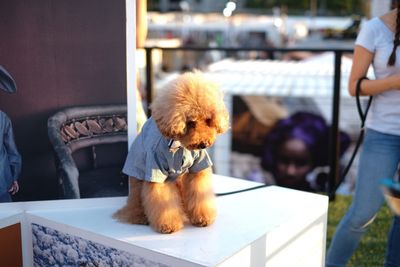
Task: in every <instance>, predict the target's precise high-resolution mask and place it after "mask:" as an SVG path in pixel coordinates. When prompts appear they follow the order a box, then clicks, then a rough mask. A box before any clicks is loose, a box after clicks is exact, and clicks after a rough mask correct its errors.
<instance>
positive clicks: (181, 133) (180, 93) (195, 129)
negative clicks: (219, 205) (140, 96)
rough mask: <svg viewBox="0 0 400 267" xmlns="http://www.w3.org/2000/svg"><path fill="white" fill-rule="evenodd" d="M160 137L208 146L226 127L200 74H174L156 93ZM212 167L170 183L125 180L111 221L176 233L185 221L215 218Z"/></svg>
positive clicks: (217, 97) (216, 97)
mask: <svg viewBox="0 0 400 267" xmlns="http://www.w3.org/2000/svg"><path fill="white" fill-rule="evenodd" d="M151 108H152V116H153V118H154V121H155V122H156V124H157V127H158V129H159V130H160V132H161V134H162V135H163V136H165V137H166V138H169V139H173V140H177V141H180V143H181V145H182V146H183V147H185V148H187V149H189V150H196V149H205V148H207V147H209V146H211V145H212V144H213V143H214V142H215V139H216V136H217V135H218V134H221V133H223V132H225V131H226V130H227V129H228V127H229V116H228V111H227V109H226V107H225V104H224V102H223V97H222V94H221V92H220V91H219V89H218V86H217V85H216V84H214V83H212V82H210V81H208V80H206V79H205V78H204V77H203V75H202V74H201V73H200V72H188V73H185V74H182V75H181V76H179V77H178V78H177V79H176V80H175V81H173V82H172V83H171V84H170V85H169V86H167V87H166V88H165V89H164V90H162V91H160V92H159V93H158V95H157V97H156V99H155V100H154V102H153V104H152V105H151ZM211 176H212V170H211V167H209V168H207V169H204V170H202V171H200V172H198V173H185V174H183V175H181V176H179V177H178V178H177V179H176V181H175V182H164V183H152V182H147V181H142V180H141V179H137V178H136V177H130V190H129V196H128V200H127V203H126V205H125V206H124V207H123V208H122V209H120V210H118V211H117V212H116V213H115V214H114V215H113V217H114V218H116V219H118V220H120V221H122V222H126V223H133V224H150V225H151V226H152V227H153V228H154V229H155V230H156V231H158V232H160V233H172V232H175V231H178V230H180V229H181V228H182V227H183V225H184V222H185V221H186V220H187V219H189V220H190V222H191V223H192V224H193V225H195V226H207V225H209V224H211V223H213V221H214V220H215V217H216V209H215V199H214V198H215V197H214V193H213V190H212V186H211V178H212V177H211Z"/></svg>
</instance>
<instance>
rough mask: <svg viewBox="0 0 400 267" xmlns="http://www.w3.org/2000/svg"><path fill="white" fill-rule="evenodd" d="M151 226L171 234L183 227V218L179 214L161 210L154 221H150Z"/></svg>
mask: <svg viewBox="0 0 400 267" xmlns="http://www.w3.org/2000/svg"><path fill="white" fill-rule="evenodd" d="M150 224H151V225H152V226H153V228H154V229H155V230H156V231H157V232H160V233H162V234H171V233H174V232H177V231H179V230H180V229H182V228H183V219H182V216H181V214H179V213H178V212H177V213H176V214H168V212H163V213H162V214H161V215H160V217H159V218H157V220H156V222H154V223H150Z"/></svg>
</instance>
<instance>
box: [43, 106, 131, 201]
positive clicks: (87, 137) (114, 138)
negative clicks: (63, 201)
mask: <svg viewBox="0 0 400 267" xmlns="http://www.w3.org/2000/svg"><path fill="white" fill-rule="evenodd" d="M47 126H48V135H49V139H50V142H51V144H52V146H53V150H54V152H55V162H56V168H57V178H58V182H59V186H60V198H89V197H109V196H122V195H127V193H128V177H127V176H126V175H124V174H123V173H122V172H121V170H122V166H123V163H124V160H125V157H126V154H127V151H128V147H127V146H128V143H127V139H128V138H127V107H126V105H125V104H124V105H99V106H77V107H71V108H65V109H63V110H60V111H59V112H57V113H56V114H54V115H53V116H51V117H50V118H49V119H48V124H47Z"/></svg>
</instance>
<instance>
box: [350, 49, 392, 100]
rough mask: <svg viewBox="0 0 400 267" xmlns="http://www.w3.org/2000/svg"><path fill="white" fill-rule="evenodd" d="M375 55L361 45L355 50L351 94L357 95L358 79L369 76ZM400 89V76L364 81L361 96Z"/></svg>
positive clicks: (351, 74) (351, 73) (351, 75)
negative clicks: (369, 69)
mask: <svg viewBox="0 0 400 267" xmlns="http://www.w3.org/2000/svg"><path fill="white" fill-rule="evenodd" d="M373 57H374V53H372V52H370V51H368V50H367V49H365V48H364V47H362V46H360V45H356V46H355V48H354V57H353V65H352V67H351V72H350V78H349V93H350V95H351V96H355V95H356V84H357V81H358V79H360V78H361V77H364V76H366V75H367V72H368V68H369V66H370V65H371V62H372V59H373ZM399 88H400V75H393V76H390V77H387V78H384V79H378V80H364V81H362V83H361V92H360V94H361V95H375V94H379V93H382V92H384V91H388V90H391V89H399Z"/></svg>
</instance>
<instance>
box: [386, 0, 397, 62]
mask: <svg viewBox="0 0 400 267" xmlns="http://www.w3.org/2000/svg"><path fill="white" fill-rule="evenodd" d="M395 7H396V8H397V15H396V33H395V34H394V39H393V50H392V53H391V54H390V57H389V60H388V66H393V65H394V63H395V62H396V50H397V47H398V46H399V45H400V1H396V4H395Z"/></svg>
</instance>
